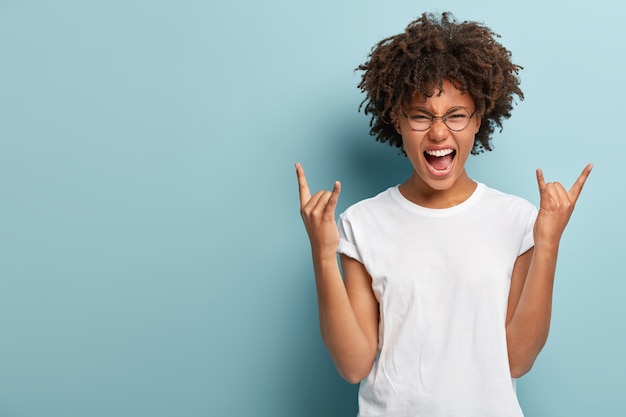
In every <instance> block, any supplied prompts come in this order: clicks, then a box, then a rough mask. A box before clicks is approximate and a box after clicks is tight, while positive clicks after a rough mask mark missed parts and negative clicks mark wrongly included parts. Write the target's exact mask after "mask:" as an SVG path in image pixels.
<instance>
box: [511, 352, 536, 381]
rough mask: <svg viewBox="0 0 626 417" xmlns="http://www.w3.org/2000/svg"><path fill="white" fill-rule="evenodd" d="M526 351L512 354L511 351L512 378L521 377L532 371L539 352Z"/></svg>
mask: <svg viewBox="0 0 626 417" xmlns="http://www.w3.org/2000/svg"><path fill="white" fill-rule="evenodd" d="M525 353H526V354H523V353H521V352H518V353H517V354H511V352H509V370H510V372H511V377H512V378H520V377H522V376H524V375H526V374H527V373H528V372H530V370H531V369H532V367H533V365H534V364H535V359H537V355H538V354H539V352H533V353H528V352H525Z"/></svg>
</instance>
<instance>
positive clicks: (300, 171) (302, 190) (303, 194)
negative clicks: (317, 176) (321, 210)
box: [296, 162, 311, 208]
mask: <svg viewBox="0 0 626 417" xmlns="http://www.w3.org/2000/svg"><path fill="white" fill-rule="evenodd" d="M296 175H297V176H298V192H299V194H300V208H303V207H304V206H305V205H306V203H307V202H308V201H309V200H310V199H311V191H310V190H309V184H307V182H306V176H305V175H304V168H302V165H301V164H300V163H299V162H297V163H296Z"/></svg>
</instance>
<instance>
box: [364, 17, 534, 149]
mask: <svg viewBox="0 0 626 417" xmlns="http://www.w3.org/2000/svg"><path fill="white" fill-rule="evenodd" d="M499 37H500V35H498V34H496V33H494V32H493V31H492V30H491V29H489V28H488V27H486V26H484V25H482V24H480V23H477V22H468V21H465V22H463V23H458V22H457V21H456V20H455V18H454V16H453V15H452V14H451V13H449V12H444V13H442V14H441V16H440V17H438V16H435V15H433V14H431V13H424V14H422V16H421V17H420V18H419V19H417V20H415V21H413V22H411V23H410V24H409V25H408V26H407V28H406V30H405V31H404V33H400V34H398V35H395V36H391V37H389V38H386V39H383V40H382V41H380V42H379V43H378V44H376V45H375V46H374V47H373V48H372V50H371V52H370V54H369V56H368V60H367V62H365V63H364V64H362V65H360V66H359V67H357V69H356V70H358V71H364V73H363V75H362V78H361V82H360V83H359V85H358V87H359V88H360V89H361V91H362V92H364V93H365V94H366V97H365V99H364V100H363V102H362V103H361V105H360V106H359V111H360V110H361V108H362V107H363V105H365V110H364V111H365V114H370V115H371V120H370V128H371V129H370V133H371V135H372V136H375V137H376V140H377V141H380V142H383V143H384V142H388V144H389V145H390V146H396V147H398V148H400V149H401V151H402V153H404V145H403V143H402V137H401V136H400V134H398V132H397V131H396V129H395V128H394V125H393V120H394V117H395V115H396V114H398V112H399V111H400V110H401V109H402V108H403V106H406V105H407V104H409V103H412V102H413V100H414V98H415V96H416V95H417V94H419V95H421V96H422V97H423V98H424V100H426V98H428V97H432V95H433V94H434V93H435V91H440V90H441V87H442V84H443V80H444V79H446V80H449V81H450V82H451V83H452V84H453V85H454V86H455V87H456V88H458V89H459V90H461V91H462V92H463V93H469V94H470V95H471V96H472V98H473V99H474V102H475V104H476V110H477V114H479V115H480V117H482V123H481V126H480V130H479V131H478V133H477V134H476V138H475V142H474V147H473V148H472V154H479V153H481V152H483V151H484V150H487V151H491V150H492V146H491V136H492V134H493V132H494V129H495V127H496V126H498V127H499V128H500V130H502V121H503V120H504V119H508V118H509V117H510V116H511V109H512V107H513V106H512V103H513V96H514V95H516V96H518V97H519V99H520V100H523V99H524V94H523V93H522V90H520V88H519V83H520V81H519V78H518V72H519V70H521V69H522V67H521V66H519V65H515V64H513V63H512V62H511V53H510V52H509V51H508V50H507V49H506V48H504V47H503V46H502V45H501V44H500V43H499V42H498V41H497V40H496V39H497V38H499Z"/></svg>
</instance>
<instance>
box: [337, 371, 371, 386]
mask: <svg viewBox="0 0 626 417" xmlns="http://www.w3.org/2000/svg"><path fill="white" fill-rule="evenodd" d="M368 373H369V372H354V371H353V372H347V371H343V372H342V371H341V370H340V371H339V375H341V377H342V378H343V379H345V380H346V381H348V383H350V384H353V385H355V384H358V383H360V382H361V381H363V380H364V379H365V377H366V376H367V375H368Z"/></svg>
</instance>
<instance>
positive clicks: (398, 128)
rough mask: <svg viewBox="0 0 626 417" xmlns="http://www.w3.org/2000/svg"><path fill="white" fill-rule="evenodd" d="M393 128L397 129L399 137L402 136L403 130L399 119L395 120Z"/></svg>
mask: <svg viewBox="0 0 626 417" xmlns="http://www.w3.org/2000/svg"><path fill="white" fill-rule="evenodd" d="M393 127H395V128H396V132H398V135H402V129H401V128H400V120H398V119H397V118H396V119H394V120H393Z"/></svg>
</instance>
